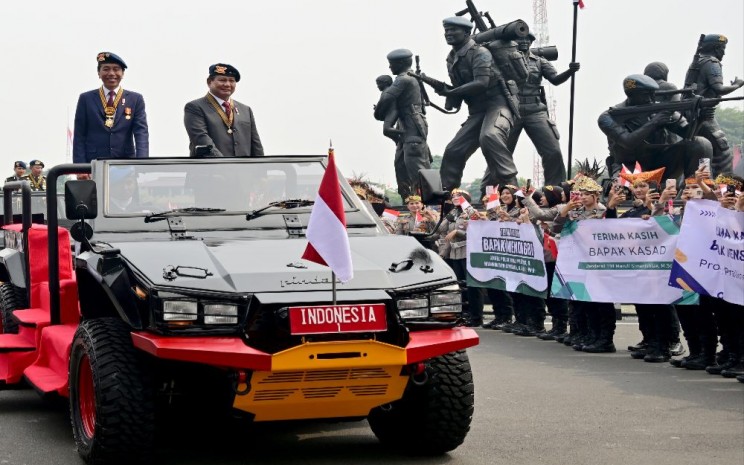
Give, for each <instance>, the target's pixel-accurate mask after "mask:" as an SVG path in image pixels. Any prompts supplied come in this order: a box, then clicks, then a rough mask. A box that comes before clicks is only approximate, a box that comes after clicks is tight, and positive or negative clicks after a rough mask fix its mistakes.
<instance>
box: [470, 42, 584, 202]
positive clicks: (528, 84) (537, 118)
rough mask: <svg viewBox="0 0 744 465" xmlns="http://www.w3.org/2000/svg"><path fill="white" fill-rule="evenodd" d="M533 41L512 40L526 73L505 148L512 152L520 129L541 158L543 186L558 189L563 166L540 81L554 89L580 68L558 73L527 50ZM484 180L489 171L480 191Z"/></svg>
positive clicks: (554, 126)
mask: <svg viewBox="0 0 744 465" xmlns="http://www.w3.org/2000/svg"><path fill="white" fill-rule="evenodd" d="M534 41H535V36H534V35H532V34H529V35H528V36H527V37H523V38H518V39H516V42H517V44H518V48H519V50H520V51H521V52H522V53H524V55H525V58H526V62H527V71H528V73H529V74H528V76H527V80H526V81H524V83H523V84H522V85H521V86H520V88H519V118H518V119H517V120H516V121H515V124H514V127H513V128H512V130H511V133H510V134H509V140H508V141H507V148H508V149H509V151H510V152H512V153H514V149H515V148H516V146H517V142H518V141H519V136H520V135H521V134H522V130H523V129H524V130H525V131H526V132H527V136H528V137H529V138H530V140H532V143H533V144H534V146H535V150H537V153H538V155H540V158H541V159H542V166H543V173H544V176H545V185H546V186H548V185H550V186H558V185H560V184H561V183H562V182H563V181H565V180H566V165H565V164H564V163H563V154H562V153H561V144H560V141H559V140H560V134H559V133H558V128H557V127H556V125H555V122H553V120H551V119H550V115H549V114H548V106H547V101H546V100H545V89H544V88H543V86H542V79H543V78H545V79H547V81H548V82H550V83H551V84H553V85H554V86H558V85H561V84H563V83H564V82H566V81H567V80H568V79H569V78H570V77H571V76H572V75H573V74H574V73H576V72H577V71H578V70H579V68H580V65H579V63H570V64H569V67H568V69H567V70H566V71H564V72H562V73H560V74H558V72H557V71H556V70H555V68H554V67H553V65H551V64H550V62H549V61H548V60H547V59H545V58H543V57H541V56H538V55H536V54H534V53H533V52H532V51H531V50H530V47H531V46H532V42H534ZM488 178H489V172H488V170H486V174H485V175H484V176H483V180H484V183H483V184H482V186H483V188H482V190H484V189H485V186H486V185H488V184H486V180H487V179H488ZM484 192H485V190H484Z"/></svg>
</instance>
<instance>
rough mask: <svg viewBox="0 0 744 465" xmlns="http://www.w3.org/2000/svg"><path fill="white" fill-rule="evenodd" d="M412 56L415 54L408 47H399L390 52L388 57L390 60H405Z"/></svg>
mask: <svg viewBox="0 0 744 465" xmlns="http://www.w3.org/2000/svg"><path fill="white" fill-rule="evenodd" d="M412 56H413V52H411V51H410V50H408V49H407V48H399V49H396V50H393V51H392V52H390V53H388V54H387V59H388V60H389V61H393V60H405V59H406V58H411V57H412Z"/></svg>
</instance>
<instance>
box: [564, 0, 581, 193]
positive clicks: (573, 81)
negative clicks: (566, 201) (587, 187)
mask: <svg viewBox="0 0 744 465" xmlns="http://www.w3.org/2000/svg"><path fill="white" fill-rule="evenodd" d="M578 18H579V2H578V1H576V0H574V2H573V43H572V44H571V63H576V24H577V22H578ZM575 85H576V73H573V74H572V75H571V103H570V106H569V115H568V167H567V168H568V169H567V170H566V172H567V173H568V179H571V170H572V169H573V162H572V160H571V157H572V155H573V123H574V89H575Z"/></svg>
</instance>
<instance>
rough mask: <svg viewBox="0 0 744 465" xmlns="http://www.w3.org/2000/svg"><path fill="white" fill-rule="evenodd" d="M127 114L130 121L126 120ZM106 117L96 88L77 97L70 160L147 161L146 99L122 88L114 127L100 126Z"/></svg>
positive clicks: (79, 161) (148, 147)
mask: <svg viewBox="0 0 744 465" xmlns="http://www.w3.org/2000/svg"><path fill="white" fill-rule="evenodd" d="M127 112H129V116H130V119H127V118H126V116H127ZM104 121H106V115H105V114H104V112H103V105H102V104H101V98H100V97H99V94H98V89H96V90H91V91H90V92H85V93H82V94H80V98H79V99H78V104H77V109H76V110H75V138H74V139H73V144H72V161H73V162H75V163H88V162H90V161H91V160H95V159H97V158H147V157H148V156H149V154H150V142H149V137H150V136H149V133H148V130H147V114H146V113H145V100H144V99H143V98H142V96H141V95H140V94H138V93H137V92H132V91H129V90H126V89H124V93H123V94H122V97H121V101H120V102H119V106H118V107H116V114H115V115H114V126H113V127H112V128H107V127H106V126H105V125H104V124H103V123H104Z"/></svg>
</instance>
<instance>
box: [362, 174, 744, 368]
mask: <svg viewBox="0 0 744 465" xmlns="http://www.w3.org/2000/svg"><path fill="white" fill-rule="evenodd" d="M631 179H633V177H632V176H631ZM621 181H622V179H621V180H618V181H616V182H615V183H613V184H612V186H611V188H610V189H609V191H608V192H607V194H608V195H607V196H606V197H605V196H603V192H602V191H603V189H602V187H601V186H600V185H599V184H598V183H597V182H596V180H594V179H593V178H592V177H590V176H584V175H582V174H579V175H578V176H577V177H576V178H575V179H574V180H571V181H568V182H563V183H561V185H556V186H550V185H547V186H543V187H541V188H539V189H534V188H532V187H530V188H527V187H523V188H518V187H516V186H513V185H507V186H504V187H503V188H500V189H499V191H498V192H496V193H491V194H489V195H487V196H485V197H484V198H483V199H482V205H483V207H484V208H483V209H481V210H478V209H476V208H475V207H474V206H473V205H472V204H471V203H470V202H471V196H470V194H469V193H468V192H467V191H463V190H460V189H455V190H453V191H452V200H451V201H450V202H448V203H447V204H446V205H447V206H448V209H445V211H444V212H439V211H438V210H437V209H434V208H431V207H425V206H424V205H423V204H422V203H421V198H420V197H419V196H417V195H410V196H409V197H408V198H407V199H406V206H407V210H408V212H407V213H404V214H401V215H399V216H398V217H397V218H392V219H391V218H386V217H385V215H384V208H385V205H384V194H383V193H382V192H377V193H371V191H370V190H367V189H365V188H363V187H362V185H363V184H364V183H360V182H358V181H352V185H354V186H355V190H356V191H357V193H358V194H359V196H360V197H361V198H363V199H365V200H369V201H370V202H372V204H373V205H377V207H376V208H375V210H376V211H377V213H378V214H380V215H381V216H382V217H383V222H384V223H385V225H386V226H387V228H388V231H390V232H391V233H394V234H409V233H410V232H412V231H418V232H421V233H430V234H432V235H433V238H434V242H433V243H434V246H433V247H432V248H434V249H436V250H437V251H438V253H439V255H440V256H441V257H442V258H443V259H444V260H445V261H446V262H447V263H448V264H449V265H450V266H451V267H452V269H453V270H454V272H455V274H456V275H457V278H458V280H459V281H460V283H461V288H462V293H463V302H465V305H464V310H463V311H464V316H465V319H464V324H466V325H467V326H470V327H483V328H486V329H492V330H501V331H504V332H507V333H513V334H515V335H518V336H532V337H537V338H539V339H542V340H545V341H557V342H560V343H563V344H565V345H567V346H569V347H572V348H573V349H574V350H577V351H583V352H589V353H611V352H616V351H617V348H616V347H615V344H614V341H613V336H614V333H615V328H616V310H615V306H614V305H613V303H607V302H582V301H579V300H571V301H568V300H565V299H560V298H556V297H547V298H539V297H533V296H529V295H526V294H522V293H517V292H507V291H503V290H498V289H492V288H485V289H484V288H479V287H473V286H467V285H466V284H465V281H466V275H467V265H466V261H467V260H466V258H467V255H466V238H467V228H468V224H469V223H470V222H472V221H506V222H516V223H532V224H534V225H535V226H536V228H539V229H538V230H539V231H542V233H543V237H544V245H545V246H544V258H545V265H546V270H547V276H548V289H550V288H551V283H552V279H553V273H554V271H555V262H556V259H557V251H558V247H557V246H556V245H555V244H556V242H557V243H560V233H561V230H562V229H563V227H564V225H565V224H567V222H568V221H582V220H586V219H617V218H621V219H622V218H643V219H649V218H651V217H652V216H659V215H671V216H672V218H673V219H674V220H675V221H676V222H677V223H678V224H681V218H682V216H683V215H684V205H685V204H686V202H687V201H689V200H690V199H695V198H704V199H709V200H715V201H718V202H720V204H721V206H722V207H724V208H728V209H731V210H736V211H739V212H744V195H742V191H743V190H744V179H742V178H741V177H739V176H735V175H731V174H726V175H719V176H717V177H716V178H715V179H711V176H710V171H709V170H708V168H707V166H701V167H700V168H699V169H698V170H697V171H696V172H695V176H694V177H691V178H688V179H686V180H685V184H684V187H683V188H682V191H681V192H679V193H678V192H677V187H676V185H672V184H671V183H669V185H668V186H666V187H663V188H662V187H659V185H658V183H657V182H656V181H654V180H650V179H649V178H648V176H644V175H643V174H639V175H636V176H635V179H634V180H633V182H632V188H626V187H623V186H622V185H621ZM720 186H731V189H728V188H727V189H725V190H723V191H722V190H721V189H720ZM722 192H723V193H722ZM494 194H495V195H494ZM676 198H678V199H679V200H680V201H681V206H679V205H680V202H677V203H676V204H673V203H671V202H670V200H673V199H676ZM494 199H498V201H497V202H494ZM463 200H464V201H463ZM675 205H677V206H675ZM442 215H443V216H444V217H443V218H442V217H441V216H442ZM440 220H441V221H440ZM660 285H666V283H660ZM628 294H629V295H632V292H629V293H628ZM485 296H487V297H488V300H489V301H490V303H491V305H492V308H493V319H492V320H490V321H485V320H484V312H483V310H484V298H485ZM631 300H632V299H631ZM623 304H634V302H632V301H629V302H623ZM634 306H635V311H636V314H637V316H638V324H639V330H640V332H641V341H640V342H639V343H638V344H634V345H632V346H629V347H628V351H629V352H630V356H631V357H633V358H634V359H639V360H643V361H645V362H649V363H664V362H670V363H671V364H672V365H674V366H676V367H680V368H686V369H688V370H705V371H706V372H708V373H711V374H717V375H722V376H724V377H737V378H738V379H739V380H740V381H742V382H744V308H742V307H741V306H739V305H735V304H732V303H729V302H726V301H724V300H722V299H718V298H715V297H711V296H700V302H699V304H697V305H676V306H675V305H660V304H656V305H652V304H634ZM548 314H549V315H550V317H551V318H550V320H551V323H552V325H551V327H550V329H548V328H546V326H545V321H546V316H547V315H548ZM681 335H683V336H684V339H685V341H686V343H687V349H688V353H687V355H686V356H684V357H682V356H683V355H685V349H684V346H683V344H682V342H681V340H680V336H681ZM719 343H720V345H721V347H722V349H721V350H720V351H717V348H718V346H719Z"/></svg>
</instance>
